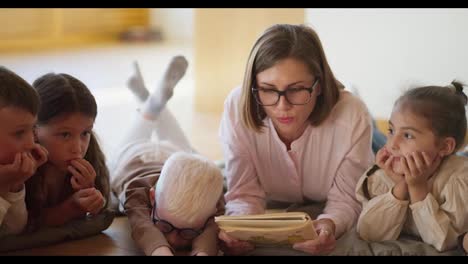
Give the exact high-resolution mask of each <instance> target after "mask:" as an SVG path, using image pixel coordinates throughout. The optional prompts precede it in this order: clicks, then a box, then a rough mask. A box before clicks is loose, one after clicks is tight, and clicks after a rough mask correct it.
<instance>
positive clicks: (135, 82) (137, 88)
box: [127, 61, 149, 103]
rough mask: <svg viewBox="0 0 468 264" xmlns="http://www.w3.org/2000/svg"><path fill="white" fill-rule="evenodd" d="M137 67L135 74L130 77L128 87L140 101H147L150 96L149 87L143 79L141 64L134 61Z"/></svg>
mask: <svg viewBox="0 0 468 264" xmlns="http://www.w3.org/2000/svg"><path fill="white" fill-rule="evenodd" d="M133 65H134V68H135V74H134V75H132V76H131V77H130V79H128V82H127V87H128V89H130V91H132V93H133V95H135V97H136V98H137V99H138V101H139V102H140V103H143V102H145V101H146V99H147V98H148V96H149V92H148V89H146V86H145V81H144V80H143V76H142V75H141V72H140V66H139V65H138V62H137V61H135V62H133Z"/></svg>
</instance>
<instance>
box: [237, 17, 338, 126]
mask: <svg viewBox="0 0 468 264" xmlns="http://www.w3.org/2000/svg"><path fill="white" fill-rule="evenodd" d="M286 58H294V59H297V60H299V61H301V62H303V63H304V64H305V65H307V67H308V68H309V70H310V72H311V73H312V74H313V75H315V77H316V78H318V79H320V87H321V94H320V95H319V96H318V97H317V103H316V105H315V108H314V110H313V111H312V113H311V114H310V116H309V121H310V123H311V124H312V125H313V126H318V125H320V123H321V122H323V121H324V120H325V119H326V118H327V117H328V114H329V113H330V112H331V109H332V108H333V107H334V106H335V104H336V102H337V101H338V98H339V89H344V86H343V85H342V84H341V83H339V82H338V81H337V80H336V79H335V76H334V75H333V72H332V71H331V69H330V66H329V65H328V61H327V59H326V57H325V52H324V51H323V47H322V44H321V42H320V39H319V37H318V35H317V33H316V32H315V31H314V30H313V29H312V28H310V27H308V26H306V25H289V24H277V25H273V26H271V27H270V28H268V29H267V30H266V31H265V32H264V33H263V34H262V35H261V36H260V37H259V38H258V39H257V41H256V42H255V44H254V46H253V48H252V50H251V52H250V55H249V59H248V61H247V65H246V69H245V75H244V81H243V83H242V95H241V102H240V104H241V107H240V109H241V113H240V115H241V119H242V123H243V124H244V125H245V126H246V127H248V128H250V129H252V130H254V131H257V132H261V130H262V127H263V126H264V124H263V119H264V118H265V117H266V113H265V111H264V110H263V108H262V107H261V106H259V105H258V104H257V103H256V101H255V98H254V96H253V94H252V91H251V89H252V87H253V84H254V83H255V78H256V75H257V74H258V73H260V72H262V71H264V70H267V69H269V68H271V67H272V66H274V64H275V63H277V62H278V61H280V60H283V59H286Z"/></svg>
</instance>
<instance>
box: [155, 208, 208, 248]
mask: <svg viewBox="0 0 468 264" xmlns="http://www.w3.org/2000/svg"><path fill="white" fill-rule="evenodd" d="M151 215H152V220H153V224H154V225H155V226H156V227H157V228H158V229H159V230H161V232H162V233H164V234H167V233H170V232H172V231H173V230H176V231H177V233H178V234H179V236H180V237H181V238H183V239H185V240H192V239H194V238H196V237H197V236H199V235H200V234H201V233H203V230H205V228H206V225H207V224H208V222H209V221H210V220H211V219H212V218H213V217H214V216H210V217H208V219H206V222H205V224H204V225H203V227H202V228H200V229H198V230H195V229H192V228H177V227H175V226H173V225H172V224H171V223H169V222H168V221H166V220H162V219H158V218H156V206H154V207H153V211H152V212H151Z"/></svg>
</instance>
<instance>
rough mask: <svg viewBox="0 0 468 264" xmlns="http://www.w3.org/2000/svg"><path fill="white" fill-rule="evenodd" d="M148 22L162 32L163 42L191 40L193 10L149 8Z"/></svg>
mask: <svg viewBox="0 0 468 264" xmlns="http://www.w3.org/2000/svg"><path fill="white" fill-rule="evenodd" d="M150 21H151V25H152V26H155V27H157V28H160V29H161V30H162V33H163V37H164V40H168V41H192V40H193V8H151V9H150Z"/></svg>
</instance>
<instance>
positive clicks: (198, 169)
mask: <svg viewBox="0 0 468 264" xmlns="http://www.w3.org/2000/svg"><path fill="white" fill-rule="evenodd" d="M222 190H223V176H222V175H221V170H220V169H219V168H218V167H217V166H216V164H215V163H214V162H212V161H210V160H208V159H207V158H204V157H202V156H200V155H198V154H190V153H186V152H177V153H174V154H172V155H171V156H170V157H169V159H168V160H167V161H166V162H165V163H164V166H163V168H162V171H161V175H160V177H159V179H158V181H157V183H156V197H155V202H156V205H157V206H161V207H162V208H164V210H166V211H167V212H168V213H169V214H171V215H173V216H174V217H175V218H178V219H181V220H182V221H183V222H184V223H185V224H187V225H192V224H194V223H195V222H197V221H198V220H200V219H204V218H207V217H209V216H211V215H212V214H214V213H215V212H216V205H217V203H218V200H219V198H220V197H221V195H222Z"/></svg>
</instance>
